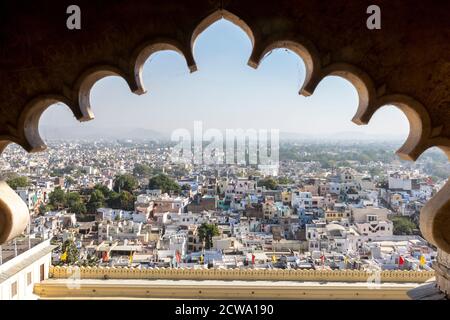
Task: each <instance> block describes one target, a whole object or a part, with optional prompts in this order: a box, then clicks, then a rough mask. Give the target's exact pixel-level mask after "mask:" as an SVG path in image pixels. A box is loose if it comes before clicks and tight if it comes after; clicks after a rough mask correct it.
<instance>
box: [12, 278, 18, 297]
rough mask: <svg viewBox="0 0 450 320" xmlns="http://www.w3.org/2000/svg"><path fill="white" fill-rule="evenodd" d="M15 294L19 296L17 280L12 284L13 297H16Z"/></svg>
mask: <svg viewBox="0 0 450 320" xmlns="http://www.w3.org/2000/svg"><path fill="white" fill-rule="evenodd" d="M15 296H17V281H14V282H13V283H12V284H11V298H14V297H15Z"/></svg>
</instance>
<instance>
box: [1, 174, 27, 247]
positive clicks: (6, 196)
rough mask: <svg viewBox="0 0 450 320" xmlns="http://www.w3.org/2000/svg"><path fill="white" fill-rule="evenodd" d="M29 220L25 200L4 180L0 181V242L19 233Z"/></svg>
mask: <svg viewBox="0 0 450 320" xmlns="http://www.w3.org/2000/svg"><path fill="white" fill-rule="evenodd" d="M29 220H30V214H29V210H28V207H27V205H26V204H25V202H23V200H22V199H21V198H20V197H19V196H18V195H17V193H16V192H14V190H12V189H11V188H10V187H9V186H8V184H7V183H6V182H5V181H0V244H2V243H5V242H6V241H8V240H11V239H13V238H15V237H17V236H19V235H21V234H22V233H23V231H24V230H25V229H26V227H27V225H28V223H29Z"/></svg>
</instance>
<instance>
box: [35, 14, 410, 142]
mask: <svg viewBox="0 0 450 320" xmlns="http://www.w3.org/2000/svg"><path fill="white" fill-rule="evenodd" d="M250 52H251V42H250V40H249V39H248V37H247V35H246V34H245V33H244V32H243V31H242V30H241V29H239V28H238V27H237V26H235V25H233V24H232V23H230V22H228V21H225V20H221V21H219V22H216V23H215V24H213V25H212V26H210V27H209V28H208V29H207V30H206V31H205V32H203V33H202V34H201V35H200V36H199V38H198V39H197V41H196V43H195V49H194V56H195V59H196V61H197V66H198V71H197V72H194V73H192V74H191V73H189V71H188V68H187V66H186V63H185V60H184V58H183V57H182V56H180V55H178V54H177V53H175V52H171V51H164V52H159V53H156V54H154V55H153V56H152V57H150V58H149V60H148V61H147V63H146V64H145V67H144V83H145V86H146V88H147V90H148V92H147V94H145V95H142V96H137V95H134V94H132V93H131V92H130V91H129V89H128V86H127V85H126V83H125V81H124V80H123V79H121V78H118V77H109V78H106V79H103V80H101V81H99V82H97V83H96V85H95V86H94V88H93V90H92V92H91V104H92V106H93V111H94V114H95V117H96V118H95V119H94V120H93V121H91V122H88V123H84V124H79V123H78V122H77V121H76V120H75V119H74V118H73V116H72V114H71V113H70V112H69V111H68V109H67V108H65V107H64V106H61V105H57V106H52V107H50V108H49V109H48V110H47V111H46V112H45V113H44V115H43V116H42V118H41V124H42V125H44V126H49V125H50V126H55V124H58V126H70V127H74V126H77V130H83V127H85V126H95V127H101V128H114V127H119V126H120V127H126V128H132V127H134V128H147V129H153V130H156V131H161V132H166V133H168V132H171V131H172V130H174V129H176V128H187V129H189V130H192V128H193V122H194V121H196V120H200V121H203V125H204V127H205V128H218V129H220V130H224V129H226V128H243V129H249V128H253V129H271V128H274V129H280V131H282V132H298V133H308V134H311V135H321V134H330V133H335V132H347V131H353V132H355V133H366V134H384V133H386V131H387V132H390V133H392V134H393V135H396V136H402V137H406V136H407V133H408V130H409V129H408V127H409V126H408V121H407V119H406V117H405V116H404V115H403V114H402V112H401V111H399V110H397V109H396V108H395V107H391V106H387V107H384V108H383V109H382V110H381V111H379V112H378V113H376V114H375V116H374V118H373V119H372V121H371V124H369V125H368V126H357V125H355V124H353V123H352V122H351V118H352V117H353V115H354V113H355V111H356V107H357V93H356V90H355V89H354V88H353V86H352V85H351V84H350V83H349V82H347V81H346V80H344V79H341V78H338V77H327V78H325V79H324V80H323V81H322V82H321V83H320V84H319V86H318V87H317V89H316V91H315V93H314V95H312V96H311V97H306V98H305V97H303V96H300V95H299V94H298V91H299V89H300V87H301V84H302V83H303V80H304V77H305V72H304V66H303V62H302V60H301V59H300V58H299V57H298V56H297V55H295V54H294V53H292V52H290V51H287V50H284V49H280V50H276V51H274V52H272V53H271V54H270V55H269V56H267V57H266V58H265V59H264V60H263V62H262V64H261V65H260V67H259V69H257V70H254V69H252V68H250V67H249V66H247V60H248V57H249V56H250ZM49 138H50V137H49ZM53 138H56V137H53Z"/></svg>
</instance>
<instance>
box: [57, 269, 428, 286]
mask: <svg viewBox="0 0 450 320" xmlns="http://www.w3.org/2000/svg"><path fill="white" fill-rule="evenodd" d="M434 276H435V272H434V270H431V271H425V270H421V271H409V270H383V271H379V272H369V271H362V270H292V269H290V270H282V269H280V270H274V269H192V268H148V269H139V268H131V267H72V266H52V267H50V277H51V278H54V279H80V280H81V279H152V280H157V279H164V280H247V281H248V280H250V281H253V280H254V281H261V280H263V281H264V280H271V281H316V282H374V283H376V281H379V282H380V283H385V282H390V283H424V282H426V281H428V280H430V279H431V278H433V277H434Z"/></svg>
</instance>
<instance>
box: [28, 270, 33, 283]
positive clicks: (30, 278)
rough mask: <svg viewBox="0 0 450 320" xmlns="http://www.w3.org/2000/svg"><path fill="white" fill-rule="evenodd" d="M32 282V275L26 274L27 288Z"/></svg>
mask: <svg viewBox="0 0 450 320" xmlns="http://www.w3.org/2000/svg"><path fill="white" fill-rule="evenodd" d="M32 282H33V274H32V273H31V271H30V272H28V273H27V286H29V285H30V284H31V283H32Z"/></svg>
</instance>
